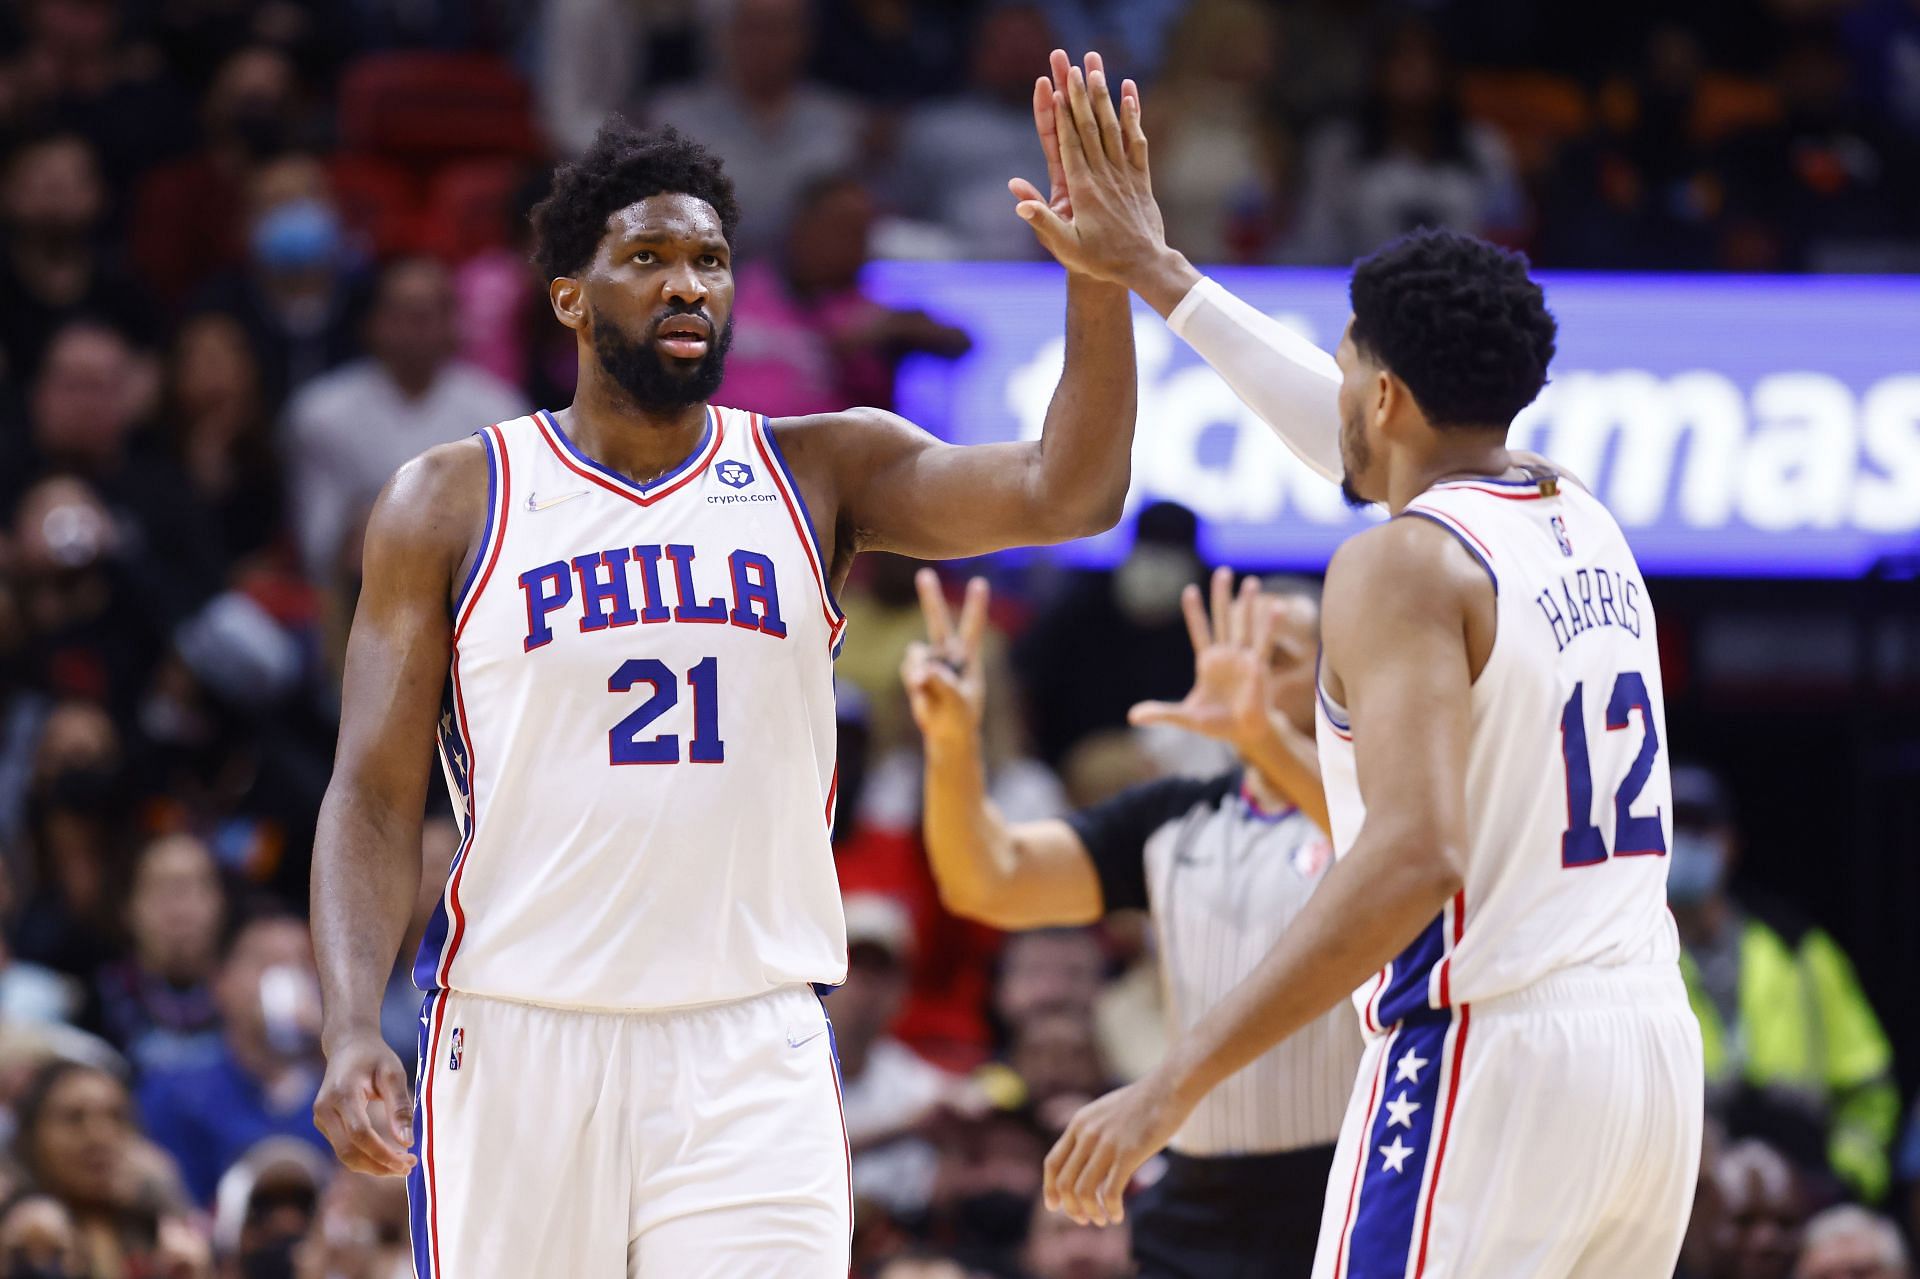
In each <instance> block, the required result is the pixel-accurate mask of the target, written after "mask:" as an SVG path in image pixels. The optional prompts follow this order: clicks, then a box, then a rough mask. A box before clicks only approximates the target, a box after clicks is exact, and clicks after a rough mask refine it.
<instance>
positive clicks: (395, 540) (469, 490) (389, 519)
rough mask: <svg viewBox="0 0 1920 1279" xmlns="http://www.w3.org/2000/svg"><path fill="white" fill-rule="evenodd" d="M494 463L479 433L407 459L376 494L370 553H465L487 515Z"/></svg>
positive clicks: (369, 533)
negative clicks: (489, 484)
mask: <svg viewBox="0 0 1920 1279" xmlns="http://www.w3.org/2000/svg"><path fill="white" fill-rule="evenodd" d="M489 465H490V463H489V462H488V459H487V446H486V444H485V442H484V441H483V440H482V439H481V437H480V436H479V435H477V434H476V435H469V436H467V437H466V438H464V439H459V440H454V441H452V442H451V443H447V444H436V445H434V446H433V447H432V448H430V449H427V450H426V451H425V452H423V453H419V454H416V455H415V456H413V457H412V458H410V459H408V460H407V461H406V462H403V463H401V465H400V467H399V469H398V470H396V471H395V472H394V473H393V476H392V478H390V479H389V480H388V481H387V482H386V485H385V486H384V487H383V488H381V490H380V495H379V497H377V498H376V499H375V500H374V504H373V512H372V514H371V515H370V516H369V518H368V521H367V547H368V552H369V554H373V553H376V552H380V551H390V552H392V553H394V554H408V553H415V552H445V551H457V552H459V553H461V554H464V553H465V551H466V548H467V544H468V542H469V541H471V540H472V538H473V536H474V530H475V529H476V528H478V527H479V525H480V524H481V523H483V522H484V521H485V518H486V509H487V489H488V479H487V475H488V468H489Z"/></svg>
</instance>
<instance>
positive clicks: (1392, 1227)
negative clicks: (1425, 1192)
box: [1346, 1021, 1452, 1279]
mask: <svg viewBox="0 0 1920 1279" xmlns="http://www.w3.org/2000/svg"><path fill="white" fill-rule="evenodd" d="M1451 1029H1452V1024H1451V1022H1450V1021H1434V1022H1425V1023H1423V1024H1421V1025H1417V1026H1404V1027H1402V1028H1401V1030H1400V1032H1399V1033H1398V1034H1397V1035H1395V1036H1394V1038H1393V1040H1392V1042H1391V1043H1389V1044H1388V1045H1387V1048H1386V1053H1387V1059H1386V1065H1385V1068H1384V1069H1383V1070H1382V1072H1381V1075H1380V1088H1381V1091H1380V1105H1379V1109H1378V1111H1377V1112H1376V1113H1375V1115H1374V1119H1373V1123H1372V1124H1371V1125H1369V1126H1368V1129H1367V1131H1366V1133H1365V1134H1364V1137H1363V1143H1364V1144H1362V1146H1361V1148H1360V1150H1359V1152H1358V1155H1359V1158H1360V1160H1361V1165H1360V1166H1361V1167H1362V1168H1363V1169H1364V1170H1365V1171H1364V1172H1363V1173H1362V1175H1361V1182H1360V1196H1359V1201H1358V1202H1357V1203H1356V1204H1355V1207H1354V1217H1353V1244H1352V1247H1351V1248H1350V1249H1349V1250H1348V1253H1349V1257H1350V1260H1349V1264H1348V1266H1347V1273H1346V1279H1405V1276H1406V1274H1407V1265H1408V1261H1409V1254H1411V1253H1412V1251H1413V1227H1414V1223H1415V1220H1416V1218H1417V1217H1418V1216H1419V1213H1420V1201H1421V1197H1422V1196H1421V1191H1422V1189H1423V1188H1424V1187H1425V1185H1426V1182H1427V1159H1428V1155H1429V1154H1430V1153H1431V1152H1432V1149H1433V1141H1434V1134H1435V1133H1436V1132H1438V1131H1439V1130H1440V1127H1441V1116H1440V1114H1439V1111H1440V1108H1441V1105H1442V1098H1441V1096H1440V1077H1441V1075H1442V1074H1443V1073H1445V1072H1444V1070H1443V1066H1442V1063H1443V1061H1444V1060H1445V1058H1446V1053H1447V1039H1448V1033H1449V1031H1450V1030H1451Z"/></svg>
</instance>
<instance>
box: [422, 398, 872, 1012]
mask: <svg viewBox="0 0 1920 1279" xmlns="http://www.w3.org/2000/svg"><path fill="white" fill-rule="evenodd" d="M480 434H481V437H482V439H483V440H484V441H485V444H486V449H487V462H488V466H489V486H490V499H491V500H490V509H489V514H488V519H487V525H486V533H485V540H484V542H483V544H482V546H481V548H480V553H479V554H478V555H476V556H475V557H474V562H473V568H472V571H471V572H470V573H469V575H468V577H467V581H466V583H465V585H464V586H463V588H462V591H461V594H460V597H459V601H458V603H457V605H456V607H455V610H454V632H453V665H452V671H451V673H450V677H449V680H448V689H447V702H446V707H445V711H444V713H443V714H442V716H441V720H440V752H441V761H442V765H443V767H444V770H445V772H446V777H447V785H448V789H449V792H450V793H451V794H452V796H453V805H454V810H455V812H456V814H457V815H458V816H459V818H460V822H461V829H462V839H461V843H460V847H459V851H458V853H457V854H456V856H455V858H454V862H453V868H452V871H451V873H450V875H449V876H448V880H447V886H446V891H445V893H444V894H443V896H442V898H441V902H440V906H439V908H438V909H437V910H436V912H435V914H434V917H433V920H432V922H431V924H430V925H429V927H428V929H427V933H426V937H425V939H424V940H423V942H422V944H421V948H420V953H419V957H418V959H417V961H416V963H415V965H414V979H415V981H416V983H417V984H418V985H420V986H421V988H422V989H436V988H440V989H450V990H457V991H464V992H467V993H469V994H475V995H486V996H493V997H496V998H501V999H515V1000H522V1001H527V1002H531V1003H538V1004H547V1005H554V1006H559V1007H571V1008H589V1009H613V1010H635V1009H656V1008H664V1007H675V1006H681V1005H688V1004H704V1003H712V1002H715V1001H719V1000H731V999H741V998H746V997H749V996H752V995H757V994H760V993H763V992H765V991H769V990H772V989H774V988H775V987H779V986H783V985H787V984H790V983H795V982H824V983H838V982H839V981H841V980H842V979H843V978H844V977H845V975H846V931H845V925H844V921H843V919H842V917H841V911H840V893H839V886H838V881H837V879H836V876H835V872H834V866H833V854H832V850H831V847H830V845H829V841H828V828H829V826H830V824H831V822H832V811H833V802H834V788H835V779H836V773H835V763H834V698H833V655H834V652H835V649H836V648H837V646H838V644H839V641H840V637H841V633H842V630H843V628H844V620H843V618H842V616H841V613H840V611H839V608H838V607H837V605H836V604H835V603H834V601H833V598H832V595H831V593H830V591H829V590H828V587H827V581H826V576H825V570H826V566H825V565H824V564H823V563H822V562H821V558H820V551H819V544H818V542H817V541H816V540H815V538H814V536H813V528H812V524H811V523H810V521H809V517H808V515H807V511H806V506H805V504H804V502H803V501H802V499H801V496H800V491H799V489H798V488H797V487H796V486H795V484H794V481H793V477H792V475H791V474H790V473H789V472H788V470H787V468H786V464H785V462H784V461H783V460H782V458H781V456H780V452H779V450H778V448H777V447H776V445H775V443H774V440H773V434H772V431H771V430H770V429H769V427H768V425H767V421H766V419H765V418H763V417H759V416H757V415H755V414H751V413H746V412H742V411H740V410H738V409H723V408H712V409H709V410H708V414H707V429H706V434H705V435H704V437H703V438H702V439H701V441H700V444H699V447H697V448H696V449H695V450H694V451H693V454H692V456H690V457H689V458H688V459H687V460H686V461H685V462H683V463H682V464H681V465H680V466H678V467H676V468H675V469H674V470H672V471H670V472H668V473H667V474H665V475H662V476H661V477H660V478H658V479H657V480H654V481H652V482H651V483H649V484H647V485H645V486H641V485H637V484H634V483H632V482H631V481H629V480H627V479H626V478H624V477H623V476H620V475H618V474H615V473H614V472H612V471H610V470H608V469H607V468H605V467H602V466H601V465H599V464H598V463H596V462H595V461H594V460H593V459H591V458H589V457H587V456H585V455H584V454H583V453H581V452H580V450H579V449H578V448H576V447H575V446H574V444H573V443H572V441H570V440H569V439H567V437H566V435H565V433H564V432H563V431H562V430H561V429H560V426H559V424H558V423H557V422H556V421H555V420H554V418H553V417H552V415H550V414H547V413H539V414H536V415H534V416H532V417H524V418H519V419H517V420H515V421H511V422H505V423H501V424H500V425H498V426H491V427H488V428H487V429H486V430H484V431H482V432H481V433H480Z"/></svg>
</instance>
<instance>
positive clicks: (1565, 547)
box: [1547, 515, 1573, 555]
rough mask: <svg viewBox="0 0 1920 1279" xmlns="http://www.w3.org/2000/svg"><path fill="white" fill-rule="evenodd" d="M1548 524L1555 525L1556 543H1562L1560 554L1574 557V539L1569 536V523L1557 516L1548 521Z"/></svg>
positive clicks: (1554, 535)
mask: <svg viewBox="0 0 1920 1279" xmlns="http://www.w3.org/2000/svg"><path fill="white" fill-rule="evenodd" d="M1547 523H1549V524H1551V525H1553V537H1554V540H1555V541H1557V542H1559V543H1560V553H1561V554H1562V555H1572V554H1573V539H1572V538H1570V537H1568V536H1567V522H1566V521H1565V520H1563V519H1561V518H1560V517H1559V516H1558V515H1556V516H1554V517H1553V518H1552V519H1550V520H1548V521H1547Z"/></svg>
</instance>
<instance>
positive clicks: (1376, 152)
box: [1287, 19, 1524, 264]
mask: <svg viewBox="0 0 1920 1279" xmlns="http://www.w3.org/2000/svg"><path fill="white" fill-rule="evenodd" d="M1304 176H1305V189H1304V191H1303V194H1302V196H1301V208H1300V222H1299V230H1298V231H1297V232H1296V234H1295V236H1294V239H1293V242H1292V243H1291V244H1290V245H1289V246H1288V250H1287V253H1288V256H1289V257H1291V258H1293V259H1295V260H1297V261H1301V262H1317V263H1329V264H1331V263H1341V264H1344V263H1346V262H1349V261H1351V260H1352V259H1354V258H1356V257H1358V256H1359V255H1360V254H1362V253H1366V252H1368V251H1370V250H1372V249H1373V248H1374V246H1376V245H1378V244H1381V243H1383V242H1385V241H1387V240H1390V239H1392V238H1393V237H1394V236H1397V235H1401V234H1403V233H1405V232H1407V231H1412V230H1414V229H1416V228H1419V227H1448V228H1452V229H1455V230H1460V231H1469V232H1472V233H1473V234H1475V235H1480V236H1490V237H1493V238H1499V237H1500V236H1502V235H1506V234H1511V233H1513V232H1515V231H1517V230H1519V229H1520V227H1521V226H1522V224H1523V221H1524V216H1523V215H1524V208H1523V206H1522V196H1521V191H1520V186H1519V182H1518V179H1517V178H1516V176H1515V174H1514V169H1513V161H1512V159H1511V157H1510V156H1509V155H1508V153H1507V147H1506V143H1505V142H1504V141H1503V140H1502V139H1501V138H1500V135H1499V134H1498V133H1496V132H1495V131H1494V130H1493V129H1491V128H1490V127H1488V126H1486V125H1483V124H1475V123H1471V122H1469V121H1467V120H1466V119H1465V118H1464V117H1463V116H1462V114H1461V109H1460V102H1459V92H1458V87H1457V86H1456V84H1455V83H1454V78H1453V69H1452V68H1451V66H1449V65H1448V63H1447V61H1446V57H1445V54H1444V52H1443V51H1442V49H1441V47H1440V40H1439V37H1438V36H1437V35H1436V34H1435V33H1434V32H1433V30H1432V29H1431V28H1430V27H1428V26H1426V25H1425V24H1423V23H1421V22H1420V21H1418V20H1415V19H1407V20H1403V21H1401V22H1400V23H1398V24H1397V25H1396V26H1395V27H1394V28H1393V29H1392V31H1391V32H1390V33H1389V34H1388V36H1387V39H1386V42H1385V44H1384V45H1383V47H1382V49H1381V53H1380V56H1379V58H1378V60H1377V61H1376V62H1375V63H1374V75H1373V91H1372V94H1371V95H1370V96H1369V97H1368V99H1367V101H1366V103H1365V105H1364V106H1363V107H1362V108H1361V111H1360V114H1359V117H1358V118H1357V119H1352V120H1337V121H1333V122H1331V123H1328V124H1324V125H1322V126H1320V127H1319V128H1318V129H1317V130H1315V131H1314V133H1313V134H1312V136H1311V137H1310V138H1309V139H1308V142H1307V148H1306V159H1305V175H1304Z"/></svg>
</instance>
